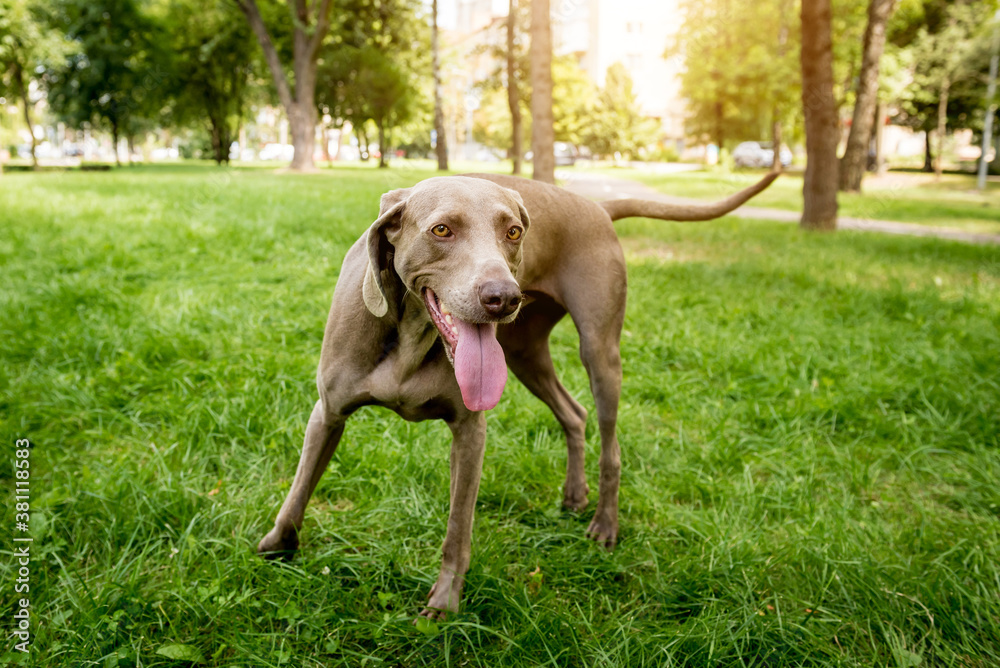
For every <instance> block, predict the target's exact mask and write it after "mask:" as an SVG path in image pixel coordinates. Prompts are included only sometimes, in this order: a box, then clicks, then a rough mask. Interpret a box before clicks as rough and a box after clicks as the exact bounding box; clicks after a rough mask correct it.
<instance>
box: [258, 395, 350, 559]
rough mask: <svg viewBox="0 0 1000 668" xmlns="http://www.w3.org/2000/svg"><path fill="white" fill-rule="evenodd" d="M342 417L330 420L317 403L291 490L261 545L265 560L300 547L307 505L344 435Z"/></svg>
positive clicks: (321, 405) (259, 548)
mask: <svg viewBox="0 0 1000 668" xmlns="http://www.w3.org/2000/svg"><path fill="white" fill-rule="evenodd" d="M345 421H346V419H345V418H342V417H339V416H337V417H331V416H329V415H327V414H326V412H325V411H324V409H323V402H322V401H317V402H316V406H315V407H313V410H312V415H310V416H309V424H308V425H307V426H306V436H305V442H304V444H303V446H302V455H301V457H300V458H299V466H298V469H296V471H295V479H294V480H293V481H292V488H291V489H290V490H289V491H288V496H287V497H286V498H285V502H284V503H283V504H282V506H281V510H279V511H278V517H277V519H275V521H274V528H273V529H271V531H270V532H268V534H267V535H266V536H264V538H263V539H262V540H261V541H260V544H259V545H258V546H257V552H258V553H260V554H263V555H265V556H282V555H287V554H288V553H289V552H292V551H294V550H296V549H297V548H298V546H299V529H301V528H302V519H303V517H304V516H305V512H306V504H307V503H309V497H311V496H312V493H313V491H314V490H315V489H316V484H317V483H318V482H319V479H320V477H322V475H323V472H324V471H325V470H326V467H327V464H329V463H330V458H331V457H332V456H333V453H334V451H335V450H336V449H337V444H338V443H339V442H340V437H341V436H342V435H343V433H344V423H345Z"/></svg>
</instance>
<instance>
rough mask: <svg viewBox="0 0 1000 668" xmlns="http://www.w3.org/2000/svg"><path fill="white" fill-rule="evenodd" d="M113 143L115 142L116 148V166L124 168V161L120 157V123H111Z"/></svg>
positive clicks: (115, 121)
mask: <svg viewBox="0 0 1000 668" xmlns="http://www.w3.org/2000/svg"><path fill="white" fill-rule="evenodd" d="M111 141H112V142H114V148H115V165H116V166H118V167H121V166H122V160H121V158H120V157H119V155H118V121H117V120H113V121H111Z"/></svg>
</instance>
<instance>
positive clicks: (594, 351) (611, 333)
mask: <svg viewBox="0 0 1000 668" xmlns="http://www.w3.org/2000/svg"><path fill="white" fill-rule="evenodd" d="M618 257H620V251H619V255H618ZM611 259H615V258H614V257H612V258H611ZM620 262H621V265H620V269H619V275H620V276H621V278H620V279H618V280H614V279H612V280H608V279H607V277H604V278H605V280H603V281H589V282H586V283H584V282H583V281H581V284H580V287H581V289H579V290H577V291H575V292H574V293H573V294H570V295H567V296H568V299H567V302H568V306H569V311H570V314H571V315H572V316H573V321H574V323H576V329H577V331H578V332H579V333H580V359H581V360H583V366H584V367H585V368H586V369H587V375H588V376H590V390H591V392H593V394H594V404H595V406H596V408H597V425H598V428H599V430H600V434H601V457H600V460H599V468H600V482H599V488H598V497H597V509H596V510H595V512H594V518H593V520H592V521H591V523H590V526H589V527H588V529H587V535H588V536H589V537H590V538H592V539H593V540H595V541H597V542H598V543H600V544H601V545H604V546H605V547H607V548H609V549H611V548H613V547H614V546H615V543H616V542H617V540H618V487H619V483H620V480H621V466H622V464H621V450H620V448H619V446H618V435H617V433H616V428H617V423H618V401H619V399H620V397H621V391H622V361H621V351H620V348H619V346H620V343H621V331H622V325H623V323H624V320H625V280H624V275H625V267H624V264H625V263H624V259H621V260H620Z"/></svg>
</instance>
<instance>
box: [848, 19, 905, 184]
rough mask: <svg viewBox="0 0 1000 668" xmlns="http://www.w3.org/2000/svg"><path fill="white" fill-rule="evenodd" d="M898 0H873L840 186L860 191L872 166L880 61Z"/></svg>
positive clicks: (866, 29)
mask: <svg viewBox="0 0 1000 668" xmlns="http://www.w3.org/2000/svg"><path fill="white" fill-rule="evenodd" d="M895 4H896V0H871V2H870V3H869V4H868V27H867V28H865V40H864V48H863V51H862V54H863V55H862V61H861V74H860V76H859V77H858V85H857V89H856V90H857V92H856V95H855V102H854V116H853V119H852V121H851V131H850V134H849V135H848V136H847V148H846V149H845V150H844V156H843V157H842V158H841V160H840V189H841V190H846V191H851V192H859V191H860V190H861V179H862V178H863V177H864V173H865V168H866V167H867V165H868V147H869V144H870V143H871V134H872V123H873V121H874V118H875V105H876V103H877V102H878V78H879V60H880V59H881V58H882V50H883V48H884V47H885V35H886V25H887V24H888V22H889V17H890V15H891V14H892V10H893V7H894V6H895Z"/></svg>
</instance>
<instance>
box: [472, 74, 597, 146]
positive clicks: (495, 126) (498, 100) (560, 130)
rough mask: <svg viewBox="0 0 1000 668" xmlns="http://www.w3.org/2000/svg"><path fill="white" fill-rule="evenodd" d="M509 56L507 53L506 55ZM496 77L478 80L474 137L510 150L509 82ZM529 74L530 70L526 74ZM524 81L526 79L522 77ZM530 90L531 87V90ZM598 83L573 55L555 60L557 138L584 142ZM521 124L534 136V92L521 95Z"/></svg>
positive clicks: (478, 140) (553, 104)
mask: <svg viewBox="0 0 1000 668" xmlns="http://www.w3.org/2000/svg"><path fill="white" fill-rule="evenodd" d="M503 57H504V58H506V56H503ZM499 74H500V72H499V70H498V71H497V73H496V75H495V76H494V77H490V78H488V79H486V80H485V81H482V82H480V83H479V86H478V88H479V90H480V91H482V99H481V100H480V106H479V109H477V110H476V112H475V114H474V116H473V121H474V124H473V139H475V140H476V141H477V142H480V143H481V144H483V145H485V146H489V147H491V148H495V149H498V150H502V151H507V150H509V149H510V146H511V132H512V131H511V120H510V105H509V103H508V102H507V89H506V88H505V87H504V86H506V81H505V80H501V79H500V77H499ZM524 76H527V73H526V72H525V73H524ZM522 81H523V80H522ZM529 91H530V89H529ZM597 94H598V93H597V86H596V85H594V82H593V81H591V79H590V77H589V76H587V73H586V72H584V71H583V68H581V67H580V65H579V63H578V62H577V60H576V58H575V57H574V56H556V57H554V58H553V59H552V118H553V129H554V131H555V141H561V142H568V143H570V144H574V145H577V146H580V145H583V144H584V143H585V136H587V133H588V127H589V126H590V124H591V123H592V122H593V118H592V116H591V114H592V113H593V111H594V107H595V104H594V99H595V98H596V97H597ZM520 103H521V126H522V128H523V132H524V136H525V137H527V138H530V137H531V111H530V109H531V95H530V92H529V93H528V94H526V95H522V96H521V97H520ZM529 143H530V142H529Z"/></svg>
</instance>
